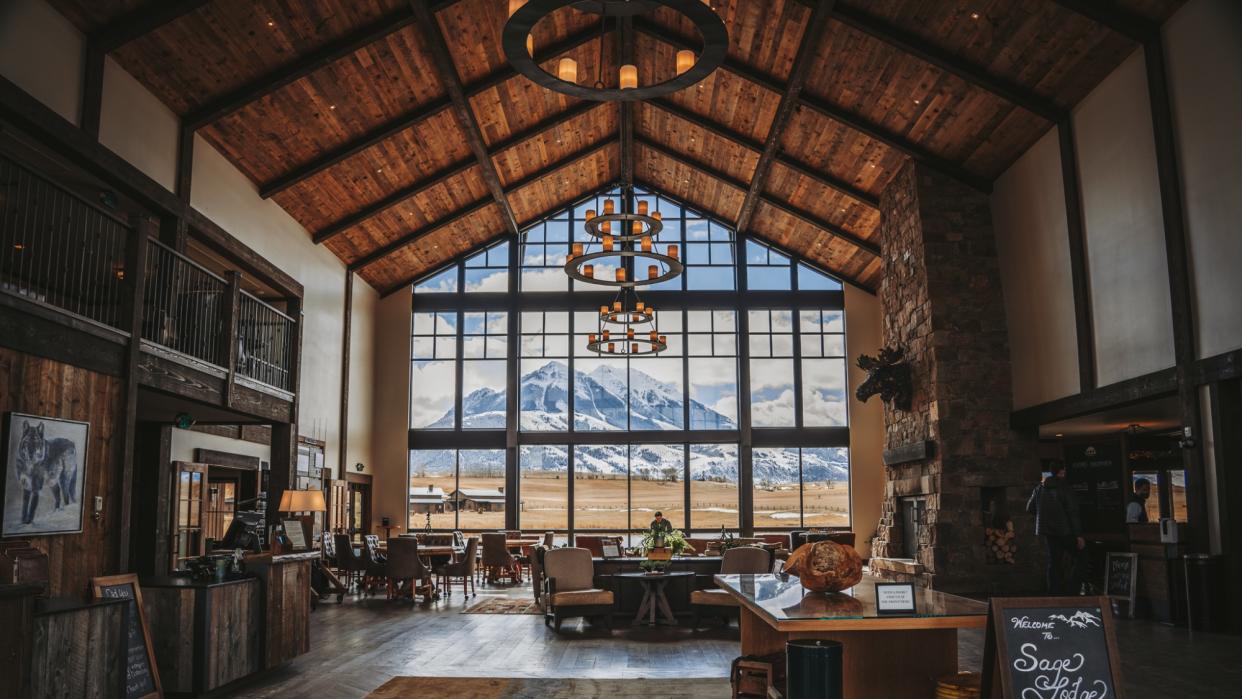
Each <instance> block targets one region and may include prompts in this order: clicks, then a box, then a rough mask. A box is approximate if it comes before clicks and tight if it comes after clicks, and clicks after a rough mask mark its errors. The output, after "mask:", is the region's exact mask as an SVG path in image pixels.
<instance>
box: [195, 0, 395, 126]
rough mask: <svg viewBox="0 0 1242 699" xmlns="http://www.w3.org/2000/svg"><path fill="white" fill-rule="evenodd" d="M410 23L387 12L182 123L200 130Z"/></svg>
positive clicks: (221, 98) (244, 87) (229, 95)
mask: <svg viewBox="0 0 1242 699" xmlns="http://www.w3.org/2000/svg"><path fill="white" fill-rule="evenodd" d="M413 22H414V15H412V14H411V13H410V12H409V11H407V10H404V9H402V10H398V11H396V12H392V13H389V14H387V15H385V16H384V17H381V18H380V19H379V20H377V21H375V22H372V23H370V24H368V25H366V26H364V27H362V28H360V29H358V30H355V31H353V32H351V33H349V34H346V35H345V36H342V37H340V38H337V39H334V40H333V41H330V42H328V43H327V44H325V45H323V46H321V47H319V48H318V49H315V50H314V51H311V52H310V53H307V54H305V55H302V56H300V57H298V58H297V59H296V60H294V61H293V62H291V63H289V64H287V65H284V66H281V67H280V68H277V69H276V70H274V71H272V72H271V73H268V74H267V75H264V76H262V77H260V78H258V79H256V80H254V81H252V82H251V83H249V84H247V85H243V86H241V87H239V88H237V89H235V90H233V91H232V92H229V93H228V94H225V95H223V96H221V97H218V98H216V99H214V100H212V101H211V102H208V103H207V104H205V105H203V106H202V107H199V108H198V109H196V110H194V111H193V112H191V113H190V114H188V115H186V117H185V118H184V120H183V123H184V124H185V126H186V127H188V128H190V129H193V130H198V129H201V128H203V127H204V126H207V125H208V124H211V123H212V122H214V121H216V120H218V119H221V118H223V117H225V116H228V115H229V114H232V113H233V112H235V111H237V110H239V109H241V108H242V107H245V106H246V105H247V104H250V103H251V102H253V101H255V100H257V99H260V98H261V97H263V96H265V95H268V94H271V93H272V92H275V91H276V90H279V89H280V88H282V87H285V86H286V85H289V84H292V83H294V82H297V81H298V80H301V79H302V78H305V77H306V76H308V75H310V74H312V73H314V72H315V71H317V70H319V69H320V68H323V67H324V66H327V65H330V64H332V63H335V62H336V61H339V60H341V59H342V58H345V57H347V56H350V55H352V54H354V53H356V52H357V51H359V50H361V49H363V48H365V47H367V46H369V45H371V44H373V43H375V42H377V41H379V40H381V39H383V38H384V37H386V36H388V35H390V34H392V33H394V32H397V31H400V30H401V29H403V28H404V27H406V26H408V25H410V24H412V23H413Z"/></svg>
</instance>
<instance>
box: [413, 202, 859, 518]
mask: <svg viewBox="0 0 1242 699" xmlns="http://www.w3.org/2000/svg"><path fill="white" fill-rule="evenodd" d="M626 196H627V195H626V194H624V193H623V192H622V191H621V190H613V191H609V192H602V193H600V194H598V195H596V196H592V197H589V198H587V199H584V200H583V201H580V202H578V203H577V204H575V205H573V206H569V207H566V208H565V209H564V210H562V211H559V212H557V213H556V214H554V215H552V216H550V217H548V218H547V219H545V220H542V221H539V222H537V223H535V224H533V225H531V226H529V227H527V229H526V230H525V231H524V233H523V237H522V240H521V241H520V243H518V244H514V243H513V241H504V242H500V243H497V244H494V245H492V246H490V247H488V248H486V249H483V250H479V251H476V252H473V253H471V254H470V255H468V256H465V257H464V258H462V259H460V260H457V261H455V262H453V263H452V264H450V265H448V266H447V267H445V268H443V269H441V270H438V271H436V272H434V273H432V274H429V275H428V276H427V277H426V278H424V280H423V281H421V282H419V283H417V284H415V285H414V288H413V295H412V299H413V314H414V318H413V323H412V328H413V334H412V338H411V348H412V349H411V361H412V373H411V376H412V380H411V386H410V432H409V444H410V460H409V464H410V468H409V475H410V477H409V489H410V496H409V522H408V525H409V527H410V528H413V529H422V528H423V527H425V526H428V525H429V526H431V527H432V528H433V529H455V528H459V529H464V530H471V529H475V530H478V529H495V528H500V527H506V528H519V527H520V528H522V529H525V530H531V531H545V530H555V531H558V532H569V531H576V532H586V531H590V532H630V533H637V532H640V531H642V530H645V529H646V528H647V526H648V524H649V522H650V520H651V519H652V516H653V514H654V512H655V511H661V512H663V513H664V514H665V515H666V516H668V517H669V518H671V519H672V520H673V522H674V524H675V525H676V526H678V527H681V528H684V529H687V530H689V531H699V532H704V531H718V530H719V529H720V528H721V527H724V528H726V529H728V530H730V531H738V530H741V531H744V532H752V531H765V530H766V531H771V530H780V529H789V528H795V527H819V526H823V527H845V526H849V523H850V519H849V490H850V489H849V454H848V449H847V447H848V444H849V425H848V414H847V402H846V386H845V380H846V367H845V334H844V308H843V294H842V290H841V285H840V283H839V282H838V281H837V280H835V279H833V278H832V277H831V276H829V275H827V274H825V273H823V272H822V271H820V270H818V269H815V268H814V267H813V266H811V265H808V264H806V263H804V262H802V261H799V260H797V259H796V258H795V257H793V256H791V255H789V254H788V253H786V252H783V251H781V250H779V249H776V248H774V247H772V246H770V245H767V244H765V243H763V242H760V241H758V240H752V239H749V238H748V237H747V236H744V235H741V236H739V235H737V234H736V233H735V232H734V231H732V230H731V229H730V228H729V227H728V226H726V225H724V224H722V223H720V222H719V221H715V220H713V219H711V218H709V217H706V216H703V215H701V214H699V213H697V212H695V211H694V210H692V209H690V208H687V207H684V206H682V205H681V204H680V203H679V202H676V201H674V200H671V199H668V198H666V197H663V196H661V195H659V194H657V193H653V192H648V191H644V190H641V189H636V190H634V191H633V193H632V194H630V195H629V196H630V197H631V199H630V203H631V205H634V203H636V202H637V201H643V200H645V201H646V202H647V203H648V207H649V209H650V210H652V211H656V210H658V211H660V212H661V214H662V216H663V222H664V224H665V231H664V233H662V234H661V236H660V239H661V242H662V243H677V244H679V245H681V246H682V250H684V260H685V264H686V271H685V274H683V275H681V276H680V277H678V278H676V279H673V280H670V281H667V282H664V283H661V284H659V285H656V286H654V287H649V288H641V289H640V294H641V296H642V298H643V300H645V301H646V302H647V303H648V304H649V305H651V306H653V307H655V308H656V309H657V311H658V313H659V325H660V332H661V333H662V334H665V335H667V336H668V349H667V350H666V351H664V352H662V353H660V354H659V355H657V356H654V357H635V358H632V359H627V358H624V357H600V356H598V355H596V354H595V353H593V352H590V351H588V350H587V349H586V343H587V340H586V335H587V334H588V333H591V332H595V330H596V327H597V323H596V316H597V314H598V309H599V307H600V306H601V305H606V304H608V303H610V302H611V301H612V299H613V293H612V291H611V290H608V289H604V288H603V287H599V286H595V285H589V284H584V283H580V282H575V281H571V280H570V279H569V277H568V276H567V275H566V274H565V273H564V271H563V269H562V268H563V265H564V264H565V258H566V255H567V253H568V252H569V249H570V246H571V245H572V244H573V243H574V242H585V241H586V240H587V236H586V233H585V232H584V230H583V222H584V215H585V212H586V211H587V210H588V209H595V210H602V208H603V206H602V201H603V199H604V198H605V197H612V198H613V199H616V200H618V201H623V200H624V199H625V197H626ZM739 262H740V263H739ZM596 275H597V278H608V277H611V275H612V271H611V270H608V269H605V268H604V267H603V266H597V269H596Z"/></svg>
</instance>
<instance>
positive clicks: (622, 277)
mask: <svg viewBox="0 0 1242 699" xmlns="http://www.w3.org/2000/svg"><path fill="white" fill-rule="evenodd" d="M617 281H619V282H623V281H625V268H624V267H618V268H617Z"/></svg>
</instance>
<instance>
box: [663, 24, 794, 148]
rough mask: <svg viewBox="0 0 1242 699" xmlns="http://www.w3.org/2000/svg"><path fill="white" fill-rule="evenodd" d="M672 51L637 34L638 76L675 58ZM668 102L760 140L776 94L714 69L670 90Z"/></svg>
mask: <svg viewBox="0 0 1242 699" xmlns="http://www.w3.org/2000/svg"><path fill="white" fill-rule="evenodd" d="M676 54H677V52H676V50H675V49H674V48H673V47H672V46H669V45H668V44H663V43H660V42H657V41H655V40H653V39H650V38H648V37H647V36H645V35H642V34H640V35H639V37H638V70H639V74H640V75H645V74H647V73H648V72H649V71H655V70H656V68H657V66H663V65H667V64H671V63H673V62H674V61H675V60H676ZM665 99H667V100H668V101H670V102H672V103H674V104H677V105H678V106H681V107H684V108H685V109H688V110H690V111H691V112H694V113H697V114H710V115H711V118H712V120H713V121H716V122H719V123H721V124H723V125H724V126H726V127H727V128H729V129H730V130H732V131H736V132H737V133H740V134H742V135H744V136H746V137H748V138H750V139H752V140H755V141H759V142H762V141H763V139H764V138H766V137H767V135H768V130H769V128H770V127H771V125H772V119H773V118H774V117H775V116H776V108H777V106H778V105H779V103H780V93H778V92H773V91H771V90H768V89H765V88H763V87H760V86H758V85H756V84H755V83H753V82H750V81H749V80H746V79H745V78H741V77H738V76H737V75H735V74H733V73H730V72H728V71H723V70H717V71H716V72H714V73H712V74H711V75H709V76H708V77H707V78H705V79H704V80H703V81H701V82H699V83H698V84H697V85H694V86H693V87H690V88H687V89H685V90H681V91H679V92H674V93H672V94H671V95H669V96H668V97H666V98H665Z"/></svg>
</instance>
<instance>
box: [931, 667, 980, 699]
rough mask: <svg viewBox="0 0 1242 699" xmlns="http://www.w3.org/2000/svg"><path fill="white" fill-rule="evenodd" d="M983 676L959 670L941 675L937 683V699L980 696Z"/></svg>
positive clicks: (962, 698)
mask: <svg viewBox="0 0 1242 699" xmlns="http://www.w3.org/2000/svg"><path fill="white" fill-rule="evenodd" d="M980 679H981V676H980V675H979V674H978V673H975V672H959V673H957V674H956V675H949V676H948V677H941V678H940V681H939V682H937V683H936V699H975V698H976V697H978V696H980V692H979V684H980Z"/></svg>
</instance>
